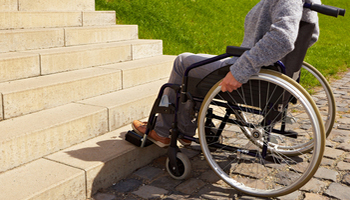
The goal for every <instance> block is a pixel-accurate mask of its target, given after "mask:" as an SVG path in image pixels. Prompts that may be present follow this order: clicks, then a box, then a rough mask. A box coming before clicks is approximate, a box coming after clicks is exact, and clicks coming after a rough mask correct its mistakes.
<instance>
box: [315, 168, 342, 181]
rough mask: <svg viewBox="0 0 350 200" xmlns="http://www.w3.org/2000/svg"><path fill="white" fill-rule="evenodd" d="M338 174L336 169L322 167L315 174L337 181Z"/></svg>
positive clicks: (317, 176)
mask: <svg viewBox="0 0 350 200" xmlns="http://www.w3.org/2000/svg"><path fill="white" fill-rule="evenodd" d="M338 174H339V173H338V172H337V171H335V170H331V169H326V168H324V167H320V168H319V169H318V170H317V172H316V174H315V175H314V176H315V177H316V178H322V179H326V180H331V181H333V182H335V181H336V180H337V176H338Z"/></svg>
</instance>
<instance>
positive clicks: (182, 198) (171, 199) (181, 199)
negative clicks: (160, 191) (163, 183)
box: [163, 194, 192, 200]
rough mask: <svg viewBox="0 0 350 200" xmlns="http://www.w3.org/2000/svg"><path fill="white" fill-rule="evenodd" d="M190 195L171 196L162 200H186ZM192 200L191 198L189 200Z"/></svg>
mask: <svg viewBox="0 0 350 200" xmlns="http://www.w3.org/2000/svg"><path fill="white" fill-rule="evenodd" d="M189 196H190V195H183V194H171V195H169V196H167V197H165V198H164V199H163V200H175V199H176V200H188V199H189ZM191 199H192V198H191Z"/></svg>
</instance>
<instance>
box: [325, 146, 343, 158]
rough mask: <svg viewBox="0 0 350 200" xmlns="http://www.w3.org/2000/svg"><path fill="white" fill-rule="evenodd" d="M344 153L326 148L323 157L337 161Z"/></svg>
mask: <svg viewBox="0 0 350 200" xmlns="http://www.w3.org/2000/svg"><path fill="white" fill-rule="evenodd" d="M343 153H344V151H342V150H338V149H333V148H328V147H326V148H325V151H324V155H323V156H324V157H328V158H332V159H337V158H338V157H339V156H341V155H342V154H343Z"/></svg>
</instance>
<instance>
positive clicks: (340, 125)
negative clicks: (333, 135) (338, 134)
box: [338, 124, 350, 130]
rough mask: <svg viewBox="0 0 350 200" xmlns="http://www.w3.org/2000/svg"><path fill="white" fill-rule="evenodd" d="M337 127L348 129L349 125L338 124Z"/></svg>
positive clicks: (349, 128)
mask: <svg viewBox="0 0 350 200" xmlns="http://www.w3.org/2000/svg"><path fill="white" fill-rule="evenodd" d="M338 129H341V130H350V125H345V124H339V125H338Z"/></svg>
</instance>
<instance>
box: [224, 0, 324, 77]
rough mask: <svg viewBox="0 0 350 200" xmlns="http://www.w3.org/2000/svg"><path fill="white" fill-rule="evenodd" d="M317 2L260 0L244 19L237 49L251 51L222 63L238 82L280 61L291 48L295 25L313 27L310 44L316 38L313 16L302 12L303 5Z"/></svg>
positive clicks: (317, 0) (317, 30) (315, 16)
mask: <svg viewBox="0 0 350 200" xmlns="http://www.w3.org/2000/svg"><path fill="white" fill-rule="evenodd" d="M305 2H307V3H319V4H320V3H321V1H320V0H261V1H260V2H259V3H258V4H257V5H256V6H255V7H253V8H252V10H251V11H250V12H249V13H248V14H247V16H246V18H245V24H244V25H245V30H244V40H243V43H242V45H241V46H243V47H249V48H251V49H250V50H249V51H246V52H245V53H244V54H243V55H242V56H241V57H239V58H232V59H229V60H228V61H226V63H227V64H230V65H232V66H231V67H230V70H231V73H232V74H233V76H234V77H235V78H236V80H237V81H239V82H240V83H246V82H247V81H248V79H249V77H250V76H251V75H254V74H256V73H258V72H259V70H260V68H261V67H262V66H268V65H271V64H273V63H275V62H276V61H278V60H281V59H282V58H283V57H284V56H286V55H287V54H288V53H289V52H291V51H292V50H293V49H294V43H295V41H296V38H297V35H298V29H299V22H300V21H301V20H302V21H306V22H311V23H315V24H316V29H315V31H314V34H313V37H312V41H311V44H310V46H311V45H312V44H314V43H315V42H316V41H317V39H318V35H319V27H318V17H317V13H316V12H314V11H311V10H309V9H304V8H303V4H304V3H305Z"/></svg>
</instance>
